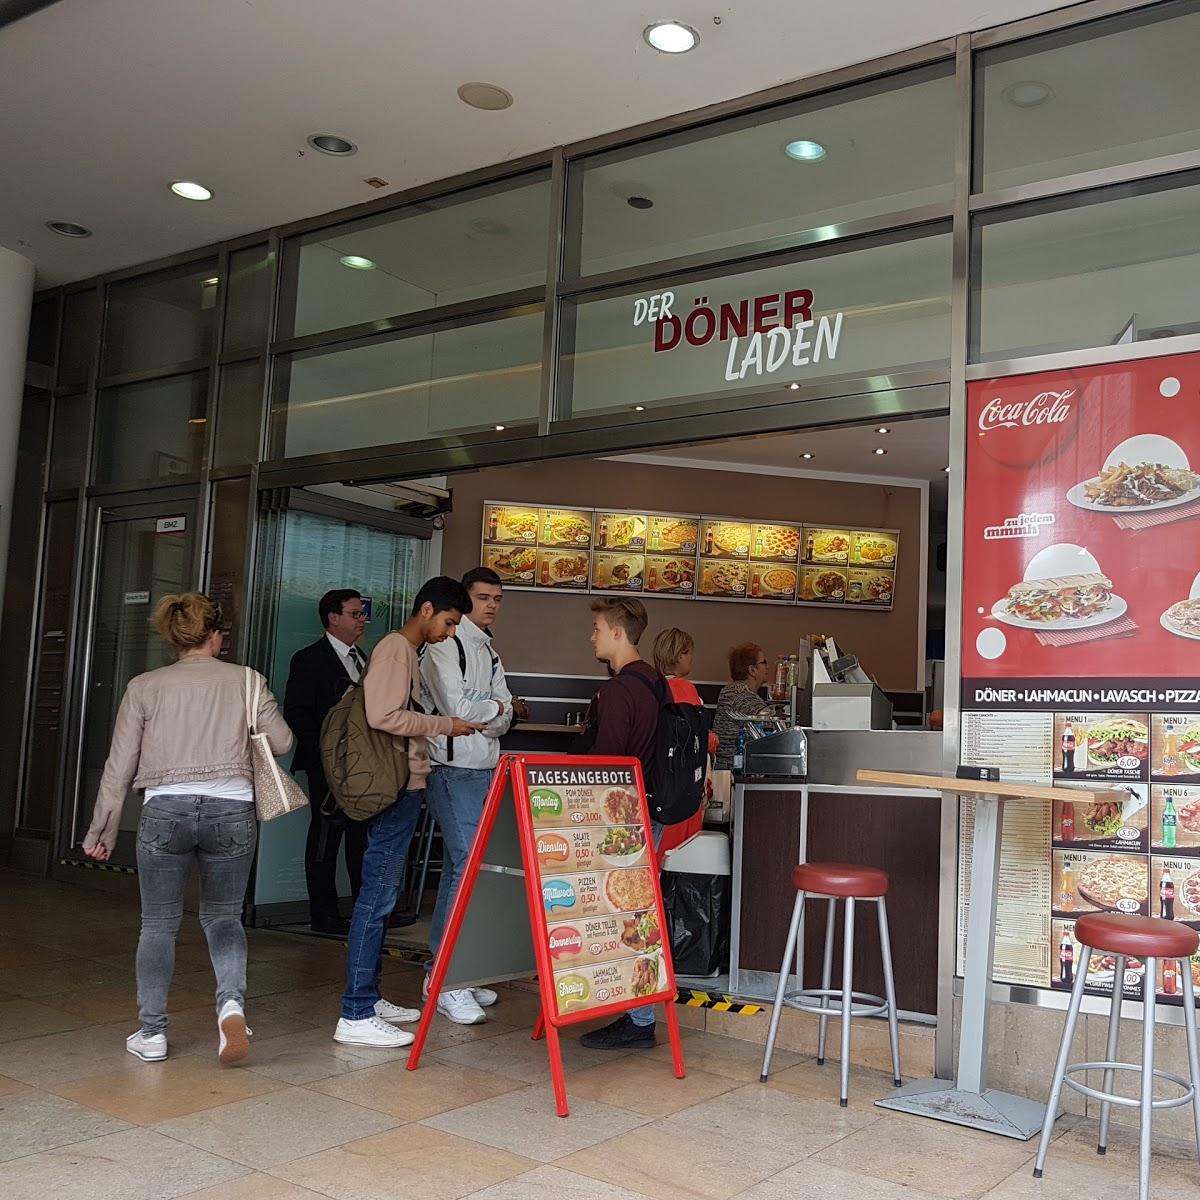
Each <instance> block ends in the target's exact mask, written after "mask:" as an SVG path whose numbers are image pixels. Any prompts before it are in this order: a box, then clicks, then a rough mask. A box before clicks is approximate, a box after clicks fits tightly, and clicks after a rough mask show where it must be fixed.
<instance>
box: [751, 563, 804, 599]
mask: <svg viewBox="0 0 1200 1200" xmlns="http://www.w3.org/2000/svg"><path fill="white" fill-rule="evenodd" d="M797 578H798V576H797V573H796V568H795V567H790V566H789V567H785V566H783V565H782V564H780V565H776V564H774V563H769V562H766V563H754V562H752V563H751V564H750V595H751V597H752V598H754V599H762V600H794V599H795V598H796V581H797Z"/></svg>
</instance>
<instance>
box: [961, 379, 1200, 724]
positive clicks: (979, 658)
mask: <svg viewBox="0 0 1200 1200" xmlns="http://www.w3.org/2000/svg"><path fill="white" fill-rule="evenodd" d="M1193 468H1195V469H1193ZM964 511H965V525H964V539H965V540H964V564H963V566H964V570H963V581H964V582H963V643H962V674H963V697H962V698H963V706H964V707H965V708H982V709H989V710H997V709H1022V710H1030V709H1035V710H1041V711H1046V710H1048V709H1055V710H1058V711H1063V710H1065V709H1070V708H1075V707H1078V708H1080V709H1084V710H1091V711H1105V710H1126V709H1132V710H1143V709H1150V708H1153V709H1156V710H1159V711H1164V712H1171V711H1183V710H1186V709H1188V708H1189V707H1190V708H1192V709H1193V710H1194V709H1195V707H1196V705H1197V692H1196V675H1197V671H1196V670H1195V667H1194V663H1195V662H1196V661H1197V655H1198V654H1200V645H1197V642H1198V641H1200V536H1198V535H1200V356H1197V355H1174V356H1171V357H1167V358H1154V359H1146V360H1143V361H1140V362H1131V363H1119V364H1111V365H1106V366H1097V367H1088V368H1079V369H1075V370H1064V371H1055V372H1048V373H1042V374H1038V375H1022V376H1016V377H1013V378H1008V379H1002V380H988V381H982V382H978V383H973V384H971V385H970V386H969V388H968V393H967V446H966V505H965V510H964Z"/></svg>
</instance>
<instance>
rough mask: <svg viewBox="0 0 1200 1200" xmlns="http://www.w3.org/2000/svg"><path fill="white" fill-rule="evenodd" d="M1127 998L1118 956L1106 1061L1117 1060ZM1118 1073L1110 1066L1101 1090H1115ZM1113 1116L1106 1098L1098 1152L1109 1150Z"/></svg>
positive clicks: (1122, 963) (1121, 957)
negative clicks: (1124, 1004) (1123, 1002)
mask: <svg viewBox="0 0 1200 1200" xmlns="http://www.w3.org/2000/svg"><path fill="white" fill-rule="evenodd" d="M1089 965H1090V964H1089V963H1080V964H1079V970H1081V971H1083V972H1084V974H1086V973H1087V969H1088V966H1089ZM1124 998H1125V956H1124V955H1123V954H1121V955H1118V956H1117V965H1116V968H1115V969H1114V970H1113V995H1112V1007H1111V1008H1110V1009H1109V1010H1108V1044H1107V1045H1106V1047H1105V1050H1104V1061H1105V1062H1116V1060H1117V1044H1118V1041H1119V1039H1120V1036H1121V1002H1122V1001H1123V1000H1124ZM1115 1074H1116V1072H1115V1071H1113V1070H1112V1068H1111V1067H1110V1068H1109V1069H1108V1070H1107V1071H1105V1072H1104V1082H1103V1083H1102V1084H1101V1085H1100V1088H1101V1091H1105V1092H1111V1091H1112V1090H1113V1077H1114V1075H1115ZM1111 1116H1112V1105H1111V1104H1110V1103H1109V1102H1108V1101H1107V1100H1104V1101H1102V1102H1101V1104H1100V1137H1099V1140H1098V1141H1097V1142H1096V1153H1097V1154H1105V1153H1107V1151H1108V1119H1109V1117H1111Z"/></svg>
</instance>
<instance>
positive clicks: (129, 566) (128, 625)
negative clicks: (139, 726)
mask: <svg viewBox="0 0 1200 1200" xmlns="http://www.w3.org/2000/svg"><path fill="white" fill-rule="evenodd" d="M197 533H198V530H197V529H196V505H195V501H194V500H191V499H184V500H177V499H162V500H155V502H153V503H144V504H128V503H123V504H121V505H120V506H113V507H101V508H100V509H99V510H98V511H97V512H96V513H95V514H94V525H93V535H94V539H95V540H94V541H93V543H92V544H93V546H94V548H95V552H94V557H93V561H92V589H91V597H92V600H91V611H90V613H89V621H88V625H87V634H86V637H87V644H86V649H85V653H84V655H83V656H82V663H83V666H82V671H83V679H82V688H81V694H82V712H81V713H80V725H79V727H80V728H81V729H82V737H81V740H80V745H79V757H78V761H77V767H76V771H75V786H74V789H73V790H74V795H73V796H70V797H69V798H68V799H69V803H70V804H71V814H72V820H71V821H70V822H69V823H68V827H69V828H70V829H71V830H72V836H71V841H70V845H69V847H67V852H68V854H69V855H70V856H71V857H72V858H75V857H79V856H80V854H81V851H80V849H79V847H80V844H81V842H82V840H83V836H84V834H85V833H86V832H87V828H88V826H89V825H90V824H91V819H92V808H93V806H94V804H95V801H96V792H97V790H98V788H99V786H100V776H101V774H102V773H103V771H104V763H105V760H106V759H107V757H108V747H109V741H110V739H111V737H112V728H113V722H114V720H115V719H116V715H117V709H118V707H119V706H120V703H121V697H122V696H123V695H124V694H125V685H126V684H127V683H128V682H129V681H130V680H131V679H132V678H133V677H134V676H135V675H140V674H142V673H143V672H145V671H153V670H155V669H156V668H158V667H163V666H166V665H167V664H168V663H170V662H172V661H174V657H175V656H174V655H173V654H172V653H171V652H170V651H169V650H168V649H167V648H166V647H165V646H164V645H163V643H162V642H161V641H160V640H159V638H158V635H157V634H156V633H155V632H154V631H153V630H152V629H151V628H150V623H149V622H150V615H151V614H152V613H153V612H154V606H155V605H156V604H157V603H158V601H159V599H160V598H161V597H163V596H164V595H167V594H168V593H170V592H182V591H187V590H188V589H190V588H193V587H194V586H195V581H196V579H197V578H198V571H197V566H198V564H197V562H196V557H197V556H196V546H197ZM141 808H142V806H141V795H140V793H137V792H132V791H131V792H130V793H129V795H128V796H127V797H126V801H125V808H124V810H123V812H122V814H121V833H120V837H119V839H118V841H117V848H116V850H115V851H114V853H113V858H112V862H113V863H114V864H116V865H119V866H132V865H133V864H134V862H135V834H136V831H137V824H138V818H139V816H140V814H141Z"/></svg>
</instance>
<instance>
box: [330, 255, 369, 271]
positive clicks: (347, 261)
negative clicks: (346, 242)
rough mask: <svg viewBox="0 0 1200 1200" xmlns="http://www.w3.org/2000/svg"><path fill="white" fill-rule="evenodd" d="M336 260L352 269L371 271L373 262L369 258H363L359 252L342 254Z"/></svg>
mask: <svg viewBox="0 0 1200 1200" xmlns="http://www.w3.org/2000/svg"><path fill="white" fill-rule="evenodd" d="M338 262H340V263H341V264H342V266H343V267H349V268H350V270H352V271H373V270H375V264H374V263H373V262H372V261H371V260H370V259H369V258H363V256H362V255H361V254H343V255H342V257H341V258H339V259H338Z"/></svg>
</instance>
